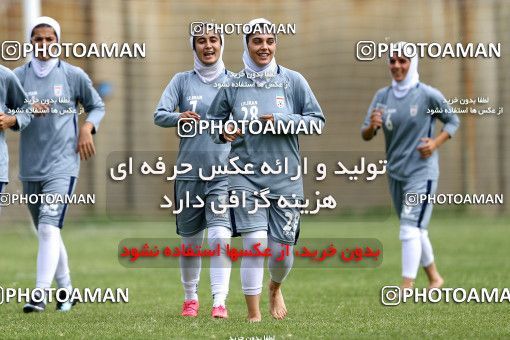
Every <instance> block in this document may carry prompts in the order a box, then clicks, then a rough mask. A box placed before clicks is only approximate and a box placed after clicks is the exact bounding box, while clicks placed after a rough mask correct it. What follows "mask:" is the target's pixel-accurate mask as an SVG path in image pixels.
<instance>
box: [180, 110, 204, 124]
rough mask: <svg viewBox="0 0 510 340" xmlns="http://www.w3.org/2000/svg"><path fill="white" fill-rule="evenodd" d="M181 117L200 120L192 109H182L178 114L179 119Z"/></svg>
mask: <svg viewBox="0 0 510 340" xmlns="http://www.w3.org/2000/svg"><path fill="white" fill-rule="evenodd" d="M183 118H186V119H194V120H196V121H197V122H198V121H199V120H200V115H199V114H198V113H196V112H193V111H184V112H182V113H181V114H180V115H179V119H183Z"/></svg>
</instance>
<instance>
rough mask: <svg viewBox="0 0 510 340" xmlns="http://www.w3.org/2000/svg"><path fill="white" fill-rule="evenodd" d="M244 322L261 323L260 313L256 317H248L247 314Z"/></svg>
mask: <svg viewBox="0 0 510 340" xmlns="http://www.w3.org/2000/svg"><path fill="white" fill-rule="evenodd" d="M246 320H247V321H248V322H250V323H254V322H260V321H262V315H260V313H259V314H258V315H257V314H255V315H250V314H248V317H247V318H246Z"/></svg>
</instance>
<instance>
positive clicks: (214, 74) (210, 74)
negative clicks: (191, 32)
mask: <svg viewBox="0 0 510 340" xmlns="http://www.w3.org/2000/svg"><path fill="white" fill-rule="evenodd" d="M193 38H194V37H193V36H191V37H189V43H190V45H191V49H192V50H193V69H194V70H195V72H196V74H197V75H198V77H199V78H200V80H201V81H202V82H204V83H205V84H210V83H211V82H212V81H213V80H214V79H216V78H218V77H219V76H220V74H222V73H223V72H225V64H224V63H223V50H224V48H225V37H224V36H223V34H221V35H220V40H221V49H220V56H219V58H218V60H216V62H215V63H214V64H212V65H205V64H204V63H202V62H201V61H200V59H199V58H198V55H197V52H196V51H195V46H194V44H193Z"/></svg>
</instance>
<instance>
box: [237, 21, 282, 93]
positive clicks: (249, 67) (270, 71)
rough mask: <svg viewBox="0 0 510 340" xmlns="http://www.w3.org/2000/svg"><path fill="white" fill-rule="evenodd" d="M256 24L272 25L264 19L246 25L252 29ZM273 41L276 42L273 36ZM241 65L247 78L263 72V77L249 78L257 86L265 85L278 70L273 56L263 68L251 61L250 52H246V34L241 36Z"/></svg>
mask: <svg viewBox="0 0 510 340" xmlns="http://www.w3.org/2000/svg"><path fill="white" fill-rule="evenodd" d="M257 24H268V25H272V23H271V22H270V21H269V20H267V19H264V18H257V19H253V20H251V21H250V22H249V23H248V24H247V25H248V26H250V27H254V26H255V25H257ZM275 41H276V35H275ZM243 47H244V52H243V63H244V72H245V73H246V74H247V75H248V76H249V75H253V74H254V73H261V72H263V73H264V75H263V76H256V77H251V79H253V81H254V82H255V83H256V84H257V85H259V86H263V85H264V84H265V83H267V82H268V81H269V80H270V78H272V77H274V76H275V75H276V72H277V70H278V65H277V64H276V58H275V57H274V55H273V59H272V60H271V62H270V63H269V64H267V65H265V66H263V67H260V66H258V65H257V64H256V63H255V62H254V61H253V59H251V57H250V52H249V51H248V43H247V41H246V34H244V35H243Z"/></svg>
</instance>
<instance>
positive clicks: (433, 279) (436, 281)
mask: <svg viewBox="0 0 510 340" xmlns="http://www.w3.org/2000/svg"><path fill="white" fill-rule="evenodd" d="M423 269H424V270H425V273H427V277H428V279H429V289H432V288H441V287H442V286H443V283H444V280H443V278H442V277H441V275H439V272H438V271H437V268H436V264H435V263H434V262H432V263H431V264H430V265H428V266H427V267H424V268H423Z"/></svg>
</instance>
